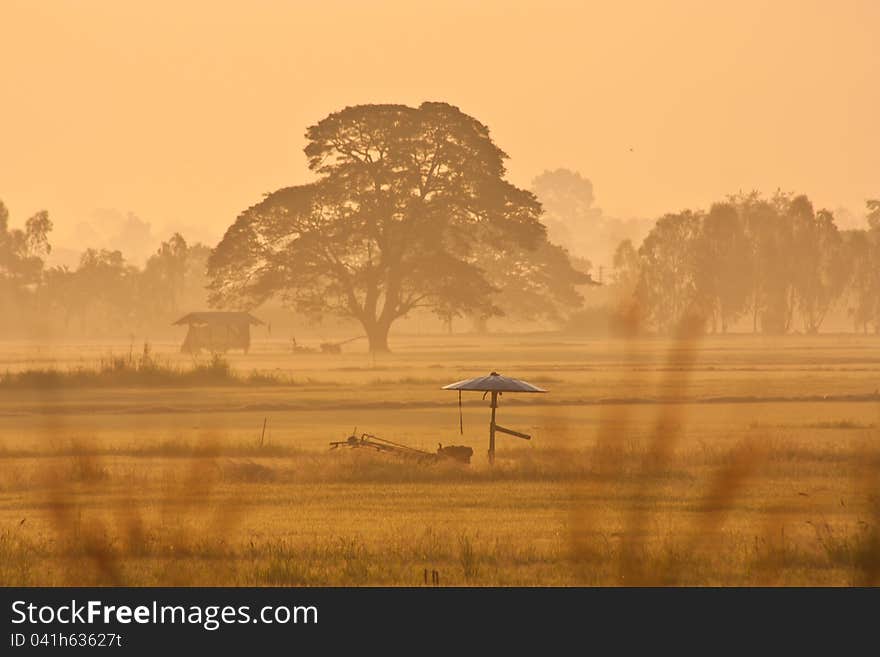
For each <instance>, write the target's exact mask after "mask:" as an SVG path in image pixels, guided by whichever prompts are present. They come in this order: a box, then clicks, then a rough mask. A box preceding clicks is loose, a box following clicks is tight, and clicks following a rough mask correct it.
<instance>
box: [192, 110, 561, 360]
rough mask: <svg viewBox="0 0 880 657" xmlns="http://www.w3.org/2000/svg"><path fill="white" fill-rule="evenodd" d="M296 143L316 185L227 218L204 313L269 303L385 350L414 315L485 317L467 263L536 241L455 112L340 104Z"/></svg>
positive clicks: (476, 274) (517, 200)
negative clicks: (343, 325) (346, 324)
mask: <svg viewBox="0 0 880 657" xmlns="http://www.w3.org/2000/svg"><path fill="white" fill-rule="evenodd" d="M306 137H307V139H308V145H307V146H306V149H305V152H306V155H307V156H308V158H309V168H310V169H311V170H312V171H313V172H315V173H316V174H318V176H319V180H318V181H317V182H315V183H313V184H310V185H302V186H298V187H288V188H285V189H281V190H278V191H277V192H274V193H272V194H269V195H268V196H267V197H266V198H265V199H263V201H261V202H260V203H258V204H256V205H254V206H252V207H251V208H248V209H247V210H245V211H244V212H242V213H241V215H239V217H238V218H237V220H236V221H235V223H234V224H233V225H232V226H231V227H230V228H229V230H227V232H226V234H225V236H224V237H223V239H222V241H221V242H220V244H219V245H218V246H217V247H216V248H215V249H214V251H213V252H212V254H211V257H210V259H209V261H208V269H209V277H210V280H211V283H210V287H211V301H212V303H213V304H215V305H217V306H221V307H241V308H250V307H253V306H255V305H257V304H259V303H261V302H263V301H265V300H266V299H268V298H270V297H272V296H280V297H281V298H282V299H283V300H285V301H286V302H287V303H288V304H290V305H291V306H293V307H294V308H295V309H297V310H298V311H300V312H303V313H306V314H309V315H312V316H317V317H319V316H321V315H322V314H323V313H332V314H336V315H339V316H343V317H351V318H354V319H356V320H357V321H359V322H360V323H361V324H362V325H363V327H364V330H365V332H366V334H367V337H368V339H369V345H370V349H371V350H373V351H385V350H387V349H388V331H389V328H390V327H391V325H392V324H393V323H394V322H395V321H396V320H397V319H398V318H400V317H402V316H404V315H406V314H407V313H408V312H410V311H411V310H413V309H415V308H419V307H423V308H429V309H432V310H434V311H435V312H441V313H442V312H446V313H448V312H456V313H458V312H462V313H465V314H468V315H471V316H479V315H487V314H491V313H492V312H495V311H496V307H495V306H494V304H493V303H492V300H491V292H492V285H491V283H490V282H489V280H488V279H487V277H486V274H485V272H484V270H483V268H482V267H481V263H480V261H479V258H478V256H479V254H480V253H482V252H484V249H485V248H491V249H494V250H495V251H498V252H511V251H514V250H515V249H517V248H526V249H530V248H537V247H538V246H539V245H540V244H542V242H543V241H544V240H545V229H544V227H543V225H542V224H541V223H540V222H539V220H538V216H539V214H540V211H541V208H540V205H539V203H538V201H537V200H536V199H535V197H534V196H533V195H532V194H531V193H530V192H527V191H524V190H521V189H518V188H516V187H514V186H513V185H511V184H510V183H509V182H507V181H506V180H505V179H504V174H505V168H504V160H505V158H506V157H507V156H506V155H505V154H504V153H503V152H502V151H501V150H500V149H499V148H498V147H497V146H496V145H495V144H494V143H493V141H492V139H491V138H490V136H489V129H488V128H487V127H486V126H485V125H483V124H481V123H480V122H478V121H477V120H476V119H474V118H472V117H470V116H468V115H467V114H464V113H463V112H461V111H460V110H458V109H457V108H456V107H453V106H451V105H447V104H445V103H423V104H422V105H421V106H419V107H418V108H412V107H407V106H404V105H361V106H356V107H349V108H346V109H344V110H342V111H340V112H336V113H334V114H331V115H329V116H328V117H326V118H325V119H323V120H321V121H320V122H319V123H317V124H316V125H313V126H311V127H310V128H309V129H308V131H307V133H306Z"/></svg>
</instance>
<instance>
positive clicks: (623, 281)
mask: <svg viewBox="0 0 880 657" xmlns="http://www.w3.org/2000/svg"><path fill="white" fill-rule="evenodd" d="M612 263H613V265H614V274H613V282H614V283H615V284H616V285H620V286H623V287H624V288H626V289H628V290H631V291H634V290H635V286H636V284H637V283H638V280H639V274H640V271H641V263H640V261H639V252H638V250H637V249H636V247H635V246H633V243H632V240H623V241H622V242H621V243H620V244H618V245H617V248H616V249H615V250H614V258H613V260H612Z"/></svg>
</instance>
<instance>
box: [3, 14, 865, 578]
mask: <svg viewBox="0 0 880 657" xmlns="http://www.w3.org/2000/svg"><path fill="white" fill-rule="evenodd" d="M343 19H344V20H343ZM0 21H2V24H3V25H4V26H6V29H5V30H4V36H3V39H2V41H0V62H3V63H2V64H0V83H2V86H0V88H2V89H4V90H5V91H6V94H7V95H6V98H7V102H4V103H3V104H2V107H3V109H2V110H0V143H2V144H3V156H4V157H2V158H0V585H6V586H9V585H18V586H60V585H134V586H141V585H148V586H172V585H173V586H176V585H182V586H215V585H231V586H298V585H309V586H311V585H316V586H327V585H330V586H336V585H339V586H373V585H394V586H398V585H403V586H427V585H433V586H436V585H440V586H445V585H452V586H461V585H476V586H510V585H513V586H517V585H518V586H571V585H603V586H604V585H612V586H632V585H722V586H731V585H774V586H786V585H834V586H853V585H877V584H878V583H880V500H878V497H877V495H876V490H877V486H878V483H880V443H878V427H880V417H878V414H877V409H878V402H880V385H878V383H877V374H878V371H880V365H878V359H877V357H876V356H875V355H874V353H875V352H874V350H875V349H876V348H877V344H878V340H880V175H878V174H880V136H878V131H877V129H876V117H877V115H878V112H880V87H878V85H877V84H876V71H877V70H878V69H880V50H878V48H877V46H876V35H875V34H874V32H875V31H876V30H875V26H876V25H878V24H880V5H876V4H874V3H868V2H863V3H860V2H851V3H843V4H842V5H840V6H838V5H834V4H831V3H812V2H808V3H805V2H786V1H782V2H777V3H760V2H744V3H737V4H736V5H735V6H734V5H730V6H722V5H714V4H710V5H708V6H705V5H703V4H700V3H689V2H673V3H650V2H635V3H620V4H617V3H615V4H614V5H613V6H610V5H605V6H603V5H601V4H598V3H596V4H594V3H587V2H584V3H568V2H545V3H538V2H494V1H492V2H481V3H478V4H476V5H474V4H473V3H464V2H451V3H444V4H442V5H436V6H433V5H430V6H429V5H420V4H419V3H409V2H402V1H398V0H386V1H383V2H378V3H373V4H371V5H370V6H369V7H367V6H360V5H357V4H355V3H345V2H336V1H330V2H323V3H317V4H305V5H304V4H300V3H290V4H289V5H288V4H280V5H271V4H267V5H262V4H260V5H258V6H255V7H247V8H245V7H244V6H241V7H237V8H235V7H232V6H230V7H227V6H217V5H215V4H214V3H202V2H195V3H186V4H185V5H184V6H180V7H179V6H177V5H176V4H172V3H163V2H160V3H158V4H155V5H150V6H149V7H143V8H141V7H137V6H136V5H129V4H127V3H123V4H118V3H111V2H97V3H90V4H88V5H85V6H82V5H81V4H79V3H74V2H56V3H47V4H34V3H26V2H17V1H13V2H8V3H5V4H4V6H3V8H2V9H0ZM365 35H368V36H365ZM429 574H430V576H429Z"/></svg>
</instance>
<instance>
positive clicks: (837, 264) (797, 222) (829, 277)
mask: <svg viewBox="0 0 880 657" xmlns="http://www.w3.org/2000/svg"><path fill="white" fill-rule="evenodd" d="M796 200H797V199H796ZM792 218H793V221H794V224H793V228H794V231H793V232H794V239H793V243H792V245H791V247H792V249H793V250H794V251H795V252H796V258H795V262H796V266H795V279H794V291H795V294H796V297H797V305H798V310H799V311H800V314H801V318H802V320H803V324H804V331H805V332H806V333H809V334H815V333H818V332H819V327H820V326H821V325H822V322H823V321H824V319H825V317H826V315H827V314H828V311H829V310H830V308H831V307H832V305H833V304H834V303H835V302H836V301H837V300H838V299H839V298H840V296H841V293H842V292H843V290H844V288H845V287H846V284H847V282H848V279H849V276H850V273H851V267H850V265H851V262H850V261H849V259H848V258H847V256H846V251H845V250H844V247H843V239H842V238H841V236H840V232H839V231H838V230H837V226H836V225H835V223H834V216H833V215H832V213H831V212H829V211H828V210H820V211H819V212H816V213H813V212H812V205H810V204H809V202H808V201H805V200H804V201H802V204H801V206H800V211H799V212H796V213H795V214H794V215H793V217H792Z"/></svg>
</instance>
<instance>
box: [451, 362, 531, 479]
mask: <svg viewBox="0 0 880 657" xmlns="http://www.w3.org/2000/svg"><path fill="white" fill-rule="evenodd" d="M443 390H458V407H459V413H461V391H462V390H473V391H477V392H483V393H484V394H483V397H484V398H485V396H486V394H485V393H492V404H491V406H492V419H491V421H490V422H489V463H490V464H491V463H495V432H496V431H500V432H501V433H506V434H508V435H511V436H516V437H517V438H523V439H525V440H530V439H531V436H530V435H528V434H525V433H520V432H519V431H514V430H513V429H507V428H505V427H502V426H501V425H499V424H496V423H495V409H496V408H497V407H498V395H500V394H502V393H505V392H547V391H546V390H544V389H543V388H539V387H538V386H534V385H532V384H531V383H529V382H528V381H521V380H520V379H513V378H511V377H509V376H501V375H500V374H498V372H492V373H491V374H489V375H488V376H478V377H475V378H473V379H465V380H464V381H456V382H455V383H450V384H449V385H448V386H443Z"/></svg>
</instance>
